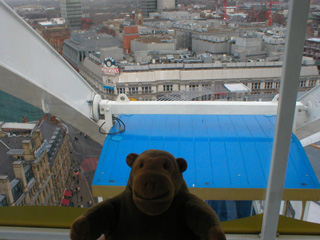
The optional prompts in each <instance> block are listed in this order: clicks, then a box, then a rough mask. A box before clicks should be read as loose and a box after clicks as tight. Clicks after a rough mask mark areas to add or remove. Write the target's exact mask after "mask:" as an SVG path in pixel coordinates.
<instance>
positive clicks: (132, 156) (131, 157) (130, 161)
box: [126, 153, 139, 167]
mask: <svg viewBox="0 0 320 240" xmlns="http://www.w3.org/2000/svg"><path fill="white" fill-rule="evenodd" d="M138 156H139V154H136V153H130V154H129V155H128V156H127V159H126V162H127V164H128V166H129V167H132V165H133V162H134V160H136V158H137V157H138Z"/></svg>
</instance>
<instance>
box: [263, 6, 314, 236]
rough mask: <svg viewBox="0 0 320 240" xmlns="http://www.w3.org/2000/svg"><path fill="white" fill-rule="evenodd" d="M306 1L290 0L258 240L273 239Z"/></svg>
mask: <svg viewBox="0 0 320 240" xmlns="http://www.w3.org/2000/svg"><path fill="white" fill-rule="evenodd" d="M309 6H310V1H309V0H291V1H290V10H289V16H288V25H287V33H286V34H287V35H286V44H285V57H284V66H283V70H282V75H281V86H280V99H279V108H278V114H277V123H276V129H275V135H274V140H273V149H272V157H271V164H270V172H269V178H268V188H267V193H266V205H265V209H264V215H263V222H262V229H261V239H262V240H275V239H276V235H277V228H278V221H279V211H280V205H281V200H282V194H283V188H284V180H285V175H286V170H287V163H288V155H289V148H290V140H291V135H292V128H293V121H294V115H295V103H296V98H297V90H298V83H299V77H300V69H301V60H302V53H303V46H304V41H305V30H306V23H307V16H308V12H309Z"/></svg>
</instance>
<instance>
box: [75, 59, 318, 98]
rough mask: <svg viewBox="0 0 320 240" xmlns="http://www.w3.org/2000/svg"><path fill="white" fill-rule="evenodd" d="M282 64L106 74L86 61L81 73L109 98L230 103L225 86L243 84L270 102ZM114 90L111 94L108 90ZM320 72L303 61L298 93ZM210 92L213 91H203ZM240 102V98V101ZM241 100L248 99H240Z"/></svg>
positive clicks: (138, 68)
mask: <svg viewBox="0 0 320 240" xmlns="http://www.w3.org/2000/svg"><path fill="white" fill-rule="evenodd" d="M281 69H282V62H279V61H278V62H234V63H232V62H230V63H167V64H163V63H162V64H147V65H135V66H123V67H121V71H120V73H119V74H113V75H110V74H109V75H107V74H105V73H103V72H102V70H101V65H100V64H99V63H98V62H94V60H93V59H90V58H87V59H86V61H85V62H84V64H82V65H81V68H80V74H81V75H82V76H84V78H85V79H86V80H87V81H88V82H89V83H90V84H91V85H92V86H94V87H95V89H96V90H97V91H98V92H99V93H100V94H101V96H103V97H104V98H107V99H115V98H116V97H117V96H118V94H121V93H125V94H127V95H128V96H129V97H132V98H135V99H136V100H144V101H150V100H158V99H159V98H162V97H163V96H164V95H167V94H169V93H172V92H174V93H176V92H183V91H185V92H198V93H199V94H198V95H197V96H196V97H195V98H194V99H190V100H215V99H225V100H228V97H230V96H228V94H227V93H228V91H226V89H225V88H224V87H223V84H226V83H242V84H243V85H245V86H247V87H248V88H249V89H250V90H251V94H253V95H255V98H257V99H258V98H259V95H261V96H262V95H268V96H269V98H270V99H269V100H271V98H272V97H273V96H274V95H276V94H277V93H278V92H279V89H280V77H281ZM106 83H108V87H110V88H112V89H113V91H112V92H110V91H108V90H107V89H106V87H105V86H106ZM319 83H320V82H319V72H318V69H317V66H316V65H315V64H314V61H310V60H309V61H307V60H305V61H304V65H303V66H302V71H301V78H300V82H299V90H300V91H305V90H308V89H311V88H313V87H314V86H316V85H317V84H319ZM207 89H209V90H210V91H211V92H210V93H208V92H205V93H204V94H203V96H202V95H201V92H202V91H203V90H207ZM238 100H239V99H238ZM241 100H248V98H246V99H241Z"/></svg>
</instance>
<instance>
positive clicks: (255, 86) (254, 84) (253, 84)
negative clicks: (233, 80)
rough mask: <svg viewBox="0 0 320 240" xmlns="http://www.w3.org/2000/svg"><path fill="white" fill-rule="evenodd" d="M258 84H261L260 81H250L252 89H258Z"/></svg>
mask: <svg viewBox="0 0 320 240" xmlns="http://www.w3.org/2000/svg"><path fill="white" fill-rule="evenodd" d="M260 85H261V83H259V82H258V83H257V82H256V83H252V89H260Z"/></svg>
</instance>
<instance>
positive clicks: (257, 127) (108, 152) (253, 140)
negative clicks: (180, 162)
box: [93, 115, 320, 189]
mask: <svg viewBox="0 0 320 240" xmlns="http://www.w3.org/2000/svg"><path fill="white" fill-rule="evenodd" d="M119 118H120V119H121V120H122V121H123V122H124V123H125V125H126V130H125V132H123V133H120V134H117V135H109V136H108V137H107V138H106V140H105V144H104V146H103V150H102V153H101V156H100V160H99V164H98V167H97V170H96V173H95V176H94V180H93V185H94V186H106V187H110V186H126V183H127V180H128V176H129V172H130V168H129V167H128V166H127V164H126V161H125V159H126V156H127V155H128V154H129V153H133V152H135V153H141V152H143V151H145V150H147V149H161V150H166V151H168V152H171V153H172V154H173V155H174V156H175V157H182V158H185V159H186V161H187V162H188V169H187V171H186V172H185V173H184V178H185V180H186V182H187V185H188V186H189V187H190V188H204V189H213V188H215V189H217V188H222V189H260V188H261V189H265V188H266V187H267V180H268V175H269V169H270V160H271V152H272V143H273V136H274V129H275V120H276V117H275V116H264V115H254V116H253V115H252V116H248V115H121V116H119ZM117 131H118V126H117V125H116V126H114V127H113V128H112V129H111V132H117ZM119 137H120V140H119ZM285 188H288V189H290V188H291V189H320V184H319V182H318V180H317V178H316V176H315V174H314V171H313V169H312V167H311V165H310V162H309V160H308V158H307V156H306V154H305V152H304V149H303V148H302V146H301V144H300V141H299V140H298V139H297V138H296V137H295V136H294V135H292V139H291V147H290V154H289V161H288V169H287V174H286V180H285Z"/></svg>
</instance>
